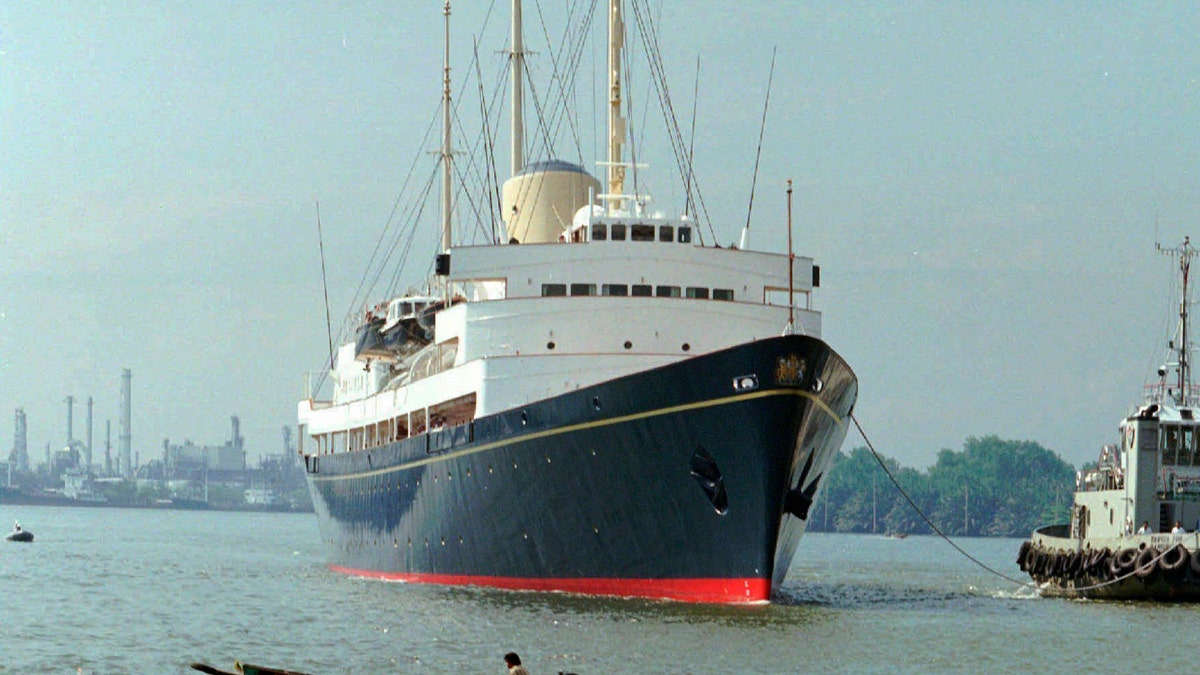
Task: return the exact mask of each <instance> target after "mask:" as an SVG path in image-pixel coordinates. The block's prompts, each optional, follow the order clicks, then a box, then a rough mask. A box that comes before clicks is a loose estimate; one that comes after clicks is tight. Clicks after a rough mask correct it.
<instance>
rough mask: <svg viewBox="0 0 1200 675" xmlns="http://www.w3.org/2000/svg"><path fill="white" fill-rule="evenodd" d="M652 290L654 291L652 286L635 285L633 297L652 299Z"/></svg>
mask: <svg viewBox="0 0 1200 675" xmlns="http://www.w3.org/2000/svg"><path fill="white" fill-rule="evenodd" d="M651 290H653V289H652V288H651V287H650V284H634V285H633V296H634V297H636V298H648V297H650V291H651Z"/></svg>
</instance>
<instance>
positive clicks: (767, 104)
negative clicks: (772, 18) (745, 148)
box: [746, 46, 778, 230]
mask: <svg viewBox="0 0 1200 675" xmlns="http://www.w3.org/2000/svg"><path fill="white" fill-rule="evenodd" d="M777 49H778V47H777V46H776V47H772V48H771V70H770V72H769V73H768V74H767V97H766V100H765V101H763V113H762V122H761V123H760V124H759V126H758V150H757V151H755V153H754V174H753V175H752V176H751V178H750V203H749V204H748V205H747V206H746V229H747V230H748V229H750V213H751V212H752V211H753V210H754V188H755V186H756V185H757V184H758V160H759V159H761V158H762V142H763V132H765V131H766V130H767V108H769V107H770V105H771V82H772V80H774V79H775V52H776V50H777Z"/></svg>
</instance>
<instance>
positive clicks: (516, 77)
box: [511, 0, 525, 176]
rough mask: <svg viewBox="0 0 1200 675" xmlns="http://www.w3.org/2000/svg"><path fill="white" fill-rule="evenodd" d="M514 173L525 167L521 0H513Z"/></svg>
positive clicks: (523, 49)
mask: <svg viewBox="0 0 1200 675" xmlns="http://www.w3.org/2000/svg"><path fill="white" fill-rule="evenodd" d="M511 59H512V63H511V65H512V175H514V176H515V175H517V174H518V173H520V172H521V169H524V168H525V110H524V101H525V87H524V83H523V81H522V79H521V78H522V75H523V73H524V70H525V44H524V41H523V39H522V38H521V0H512V57H511Z"/></svg>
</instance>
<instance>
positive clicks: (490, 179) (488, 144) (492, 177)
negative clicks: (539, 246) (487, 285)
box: [475, 39, 500, 244]
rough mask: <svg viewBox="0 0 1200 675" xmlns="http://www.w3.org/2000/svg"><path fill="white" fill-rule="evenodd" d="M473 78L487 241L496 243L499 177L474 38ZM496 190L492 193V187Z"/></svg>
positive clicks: (476, 42) (481, 71)
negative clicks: (479, 126) (480, 131)
mask: <svg viewBox="0 0 1200 675" xmlns="http://www.w3.org/2000/svg"><path fill="white" fill-rule="evenodd" d="M475 79H476V81H477V82H478V83H479V116H480V117H481V118H483V138H484V140H483V144H484V145H483V163H484V164H483V166H484V174H485V178H484V181H485V185H484V189H485V190H486V192H487V195H488V220H489V221H491V222H489V223H488V241H490V242H491V243H493V244H494V243H496V231H495V230H496V227H495V220H494V218H495V215H496V213H497V212H498V210H499V206H497V204H498V201H496V200H493V199H492V197H493V194H495V195H496V196H497V197H499V181H500V179H499V177H498V176H497V175H496V147H495V144H494V143H493V140H492V132H491V128H490V127H489V124H488V122H489V118H488V109H487V99H486V98H485V96H484V92H483V68H482V67H481V66H480V64H479V40H478V39H476V40H475ZM493 187H495V188H496V191H495V193H493V190H492V188H493Z"/></svg>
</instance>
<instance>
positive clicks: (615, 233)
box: [612, 223, 625, 241]
mask: <svg viewBox="0 0 1200 675" xmlns="http://www.w3.org/2000/svg"><path fill="white" fill-rule="evenodd" d="M612 240H613V241H625V224H624V223H616V224H614V225H613V226H612Z"/></svg>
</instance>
